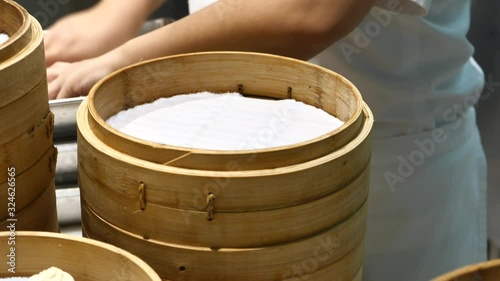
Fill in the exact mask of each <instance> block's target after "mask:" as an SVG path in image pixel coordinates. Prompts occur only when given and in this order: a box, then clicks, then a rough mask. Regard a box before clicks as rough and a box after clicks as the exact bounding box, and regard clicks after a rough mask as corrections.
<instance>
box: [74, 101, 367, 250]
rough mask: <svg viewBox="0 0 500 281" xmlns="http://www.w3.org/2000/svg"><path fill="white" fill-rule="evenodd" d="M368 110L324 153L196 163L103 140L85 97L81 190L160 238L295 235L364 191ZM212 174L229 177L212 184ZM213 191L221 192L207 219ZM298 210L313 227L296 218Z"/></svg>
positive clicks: (114, 216)
mask: <svg viewBox="0 0 500 281" xmlns="http://www.w3.org/2000/svg"><path fill="white" fill-rule="evenodd" d="M364 114H366V122H364V125H363V129H362V132H361V133H360V134H359V135H358V137H357V138H356V139H355V140H354V141H352V142H351V143H349V144H348V145H347V146H345V147H344V148H343V149H340V150H338V151H337V152H334V153H332V154H329V155H327V156H324V157H322V158H319V159H316V160H313V161H309V162H306V163H302V164H300V165H293V166H289V167H282V168H277V169H270V170H252V171H236V172H221V171H199V170H188V169H181V168H174V167H168V166H163V165H158V164H155V163H151V162H147V161H144V160H141V159H137V158H134V157H131V156H128V155H126V154H123V153H120V152H118V151H116V150H114V149H112V148H110V147H108V146H106V145H105V144H104V143H102V142H101V141H100V140H99V139H98V138H97V137H95V136H94V135H93V134H92V133H91V131H90V130H89V128H88V125H86V124H88V122H87V120H88V119H87V118H86V116H88V115H89V114H88V112H87V111H86V101H84V102H83V103H82V105H81V107H80V109H79V111H78V117H77V120H78V128H79V137H78V145H79V152H78V153H79V180H80V188H81V195H82V198H83V200H85V201H86V202H87V204H88V205H89V206H90V207H91V209H92V210H93V211H94V212H96V213H97V214H98V215H99V216H101V217H103V218H104V219H106V220H108V221H110V222H112V223H113V224H116V225H117V226H119V227H122V228H124V229H127V230H129V231H132V232H135V233H138V234H140V235H142V236H145V237H150V238H154V239H159V240H161V241H167V242H171V243H180V244H188V245H200V246H210V247H255V246H262V245H267V244H273V243H279V242H283V241H288V240H292V239H298V238H301V237H304V236H307V235H311V234H313V233H315V232H318V231H322V230H324V229H327V228H329V227H332V226H333V225H335V224H337V223H339V222H340V221H342V220H343V219H345V218H346V217H347V216H349V215H350V214H351V213H352V212H354V211H355V210H356V209H358V208H359V206H361V204H362V203H363V202H364V200H365V199H366V197H367V192H368V185H369V178H368V170H367V166H368V164H369V160H370V141H369V140H370V139H369V137H368V136H369V133H370V131H371V127H372V124H373V123H372V120H373V119H372V117H371V113H370V112H369V109H368V108H367V107H366V108H365V111H364ZM214 178H216V179H222V181H223V182H225V183H227V185H226V186H224V187H223V188H218V189H217V188H215V189H214V185H213V184H212V182H213V179H214ZM141 183H142V184H141ZM207 187H210V188H207ZM215 187H216V186H215ZM210 194H212V195H215V197H216V199H215V200H214V205H213V206H212V207H213V210H212V211H213V219H211V220H207V216H209V214H208V213H207V211H208V207H207V201H206V200H207V198H208V197H210ZM194 200H197V201H194ZM298 218H300V219H299V220H300V221H302V222H303V223H305V224H307V226H308V227H306V228H304V227H302V225H297V220H298ZM276 219H279V220H280V221H281V222H282V223H283V224H279V225H276V224H275V221H276ZM243 222H244V223H243ZM265 226H268V227H269V228H267V229H265V228H264V227H265ZM228 237H231V239H227V238H228Z"/></svg>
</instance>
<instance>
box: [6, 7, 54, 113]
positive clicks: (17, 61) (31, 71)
mask: <svg viewBox="0 0 500 281" xmlns="http://www.w3.org/2000/svg"><path fill="white" fill-rule="evenodd" d="M0 1H1V0H0ZM30 18H31V20H30V21H29V22H30V29H29V30H28V31H27V32H28V33H30V40H29V42H28V44H27V46H26V47H25V48H24V49H22V50H21V51H19V52H17V53H16V54H15V55H14V56H12V57H10V58H8V59H7V60H6V61H4V62H2V63H0V80H1V81H2V83H0V93H1V95H2V99H0V108H2V107H4V106H5V105H8V104H10V103H12V102H14V101H16V100H18V99H20V98H22V97H23V96H24V95H26V94H27V93H29V92H31V91H33V90H34V89H35V88H36V87H37V86H38V85H40V83H42V81H44V79H46V69H45V51H44V45H43V30H42V27H41V25H40V23H39V22H38V21H37V20H36V19H35V18H33V17H31V16H30Z"/></svg>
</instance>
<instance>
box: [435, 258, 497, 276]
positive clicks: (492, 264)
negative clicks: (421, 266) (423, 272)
mask: <svg viewBox="0 0 500 281" xmlns="http://www.w3.org/2000/svg"><path fill="white" fill-rule="evenodd" d="M498 280H500V260H499V259H497V260H492V261H488V262H484V263H480V264H476V265H470V266H466V267H464V268H461V269H457V270H455V271H453V272H450V273H448V274H444V275H441V276H439V277H437V278H435V279H433V280H432V281H498Z"/></svg>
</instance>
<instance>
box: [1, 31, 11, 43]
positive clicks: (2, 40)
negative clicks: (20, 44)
mask: <svg viewBox="0 0 500 281" xmlns="http://www.w3.org/2000/svg"><path fill="white" fill-rule="evenodd" d="M7 40H9V35H7V34H5V33H1V32H0V45H1V44H3V43H5V42H7Z"/></svg>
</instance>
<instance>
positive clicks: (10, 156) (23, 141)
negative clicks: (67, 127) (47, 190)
mask: <svg viewBox="0 0 500 281" xmlns="http://www.w3.org/2000/svg"><path fill="white" fill-rule="evenodd" d="M53 130H54V114H52V113H51V112H50V113H49V114H48V115H47V116H46V117H45V118H44V119H43V120H42V122H41V123H40V124H38V125H37V126H35V127H34V128H33V130H31V131H30V132H27V133H24V134H22V135H21V136H19V137H17V138H16V139H13V140H11V141H9V142H7V143H4V144H0V171H7V168H8V167H14V168H16V171H17V173H22V172H24V171H25V170H27V169H28V168H30V167H31V166H33V164H34V163H35V162H36V161H38V160H39V159H40V158H42V156H43V155H44V154H45V153H46V152H47V150H48V149H49V148H50V147H52V146H53V141H52V132H53ZM26 148H29V149H26ZM7 176H8V175H7V173H0V183H3V182H5V181H7Z"/></svg>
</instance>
